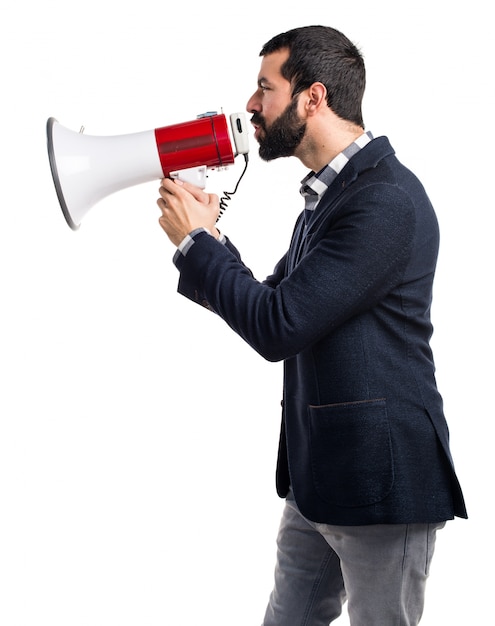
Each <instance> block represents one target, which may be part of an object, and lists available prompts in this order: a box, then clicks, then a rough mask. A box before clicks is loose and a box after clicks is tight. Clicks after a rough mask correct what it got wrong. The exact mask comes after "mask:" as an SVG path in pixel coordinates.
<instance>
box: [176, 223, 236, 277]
mask: <svg viewBox="0 0 495 626" xmlns="http://www.w3.org/2000/svg"><path fill="white" fill-rule="evenodd" d="M219 232H220V231H219ZM203 234H206V235H210V237H212V236H213V235H212V234H211V233H210V231H209V230H206V228H196V229H195V230H193V231H191V232H190V233H189V234H188V235H186V236H185V237H184V239H183V240H182V241H181V242H180V244H179V245H178V246H177V250H176V252H175V254H174V258H173V262H174V264H175V266H176V267H177V269H179V270H180V268H181V266H182V263H183V262H184V259H185V258H186V256H187V253H188V252H189V250H190V249H191V248H192V246H193V245H194V242H195V241H196V239H198V237H201V236H203ZM217 241H219V242H220V243H222V244H224V245H225V243H226V241H227V238H226V237H225V235H224V234H223V233H220V236H219V237H218V239H217Z"/></svg>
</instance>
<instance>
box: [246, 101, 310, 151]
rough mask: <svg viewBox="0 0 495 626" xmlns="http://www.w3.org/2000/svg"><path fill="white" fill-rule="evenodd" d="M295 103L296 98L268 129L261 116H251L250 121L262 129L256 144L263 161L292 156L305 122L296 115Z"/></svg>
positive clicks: (300, 138)
mask: <svg viewBox="0 0 495 626" xmlns="http://www.w3.org/2000/svg"><path fill="white" fill-rule="evenodd" d="M297 101H298V98H293V99H292V100H291V102H290V104H289V105H288V106H287V108H286V109H285V111H284V112H283V113H281V114H280V115H279V116H278V117H277V119H276V120H275V121H274V122H273V123H272V124H271V126H270V127H269V128H267V127H266V122H265V119H264V117H263V116H262V115H260V114H258V113H255V114H254V115H253V117H252V121H253V122H254V123H255V124H257V125H259V126H261V128H262V129H263V136H260V137H259V138H258V142H259V146H260V147H259V155H260V157H261V158H262V159H263V160H264V161H273V160H274V159H278V158H279V157H289V156H294V152H295V150H296V148H297V147H298V145H299V144H300V143H301V140H302V138H303V137H304V134H305V132H306V122H303V121H301V118H300V117H299V115H298V113H297Z"/></svg>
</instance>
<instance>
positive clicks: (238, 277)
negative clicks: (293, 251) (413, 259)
mask: <svg viewBox="0 0 495 626" xmlns="http://www.w3.org/2000/svg"><path fill="white" fill-rule="evenodd" d="M414 237H415V211H414V206H413V203H412V201H411V199H410V198H409V196H408V194H407V193H405V192H404V191H402V190H401V189H400V188H399V187H398V186H396V185H392V184H386V183H379V184H375V185H372V186H369V187H367V188H366V189H365V190H363V191H362V192H360V193H359V194H358V195H357V196H356V195H354V196H353V197H352V199H351V200H350V201H349V202H347V204H342V205H341V207H340V208H339V210H336V211H334V214H333V216H332V219H330V220H328V221H327V222H326V224H325V226H324V228H322V229H321V232H319V233H317V235H314V236H313V238H312V239H311V241H310V242H309V244H308V245H307V251H306V253H305V254H304V256H303V258H302V259H301V260H300V262H299V263H298V264H297V265H296V266H295V267H294V269H293V270H292V271H291V272H290V273H289V275H287V276H284V272H285V263H286V259H285V257H284V259H282V260H281V261H280V262H279V264H278V265H277V267H276V268H275V271H274V273H273V274H272V276H271V277H269V278H268V279H267V280H266V281H264V282H259V281H257V280H256V279H255V278H254V277H253V275H252V273H251V272H250V270H249V269H248V268H247V267H245V266H244V265H243V264H242V262H241V261H240V258H239V257H238V256H236V254H234V253H233V252H232V250H231V249H230V248H229V247H228V246H225V245H223V244H221V243H219V242H218V241H217V240H216V239H215V238H213V237H211V236H210V235H208V234H207V233H204V236H201V237H200V238H198V239H197V241H196V243H195V245H194V246H193V247H192V248H191V250H190V251H189V252H188V254H187V257H186V258H185V260H184V263H183V264H182V267H181V273H180V279H179V287H178V290H179V292H180V293H182V294H183V295H184V296H186V297H188V298H190V299H191V300H193V301H195V302H198V303H200V304H203V305H204V306H207V307H208V308H210V309H212V310H214V311H215V312H216V313H217V314H218V315H219V316H220V317H222V318H223V319H224V320H225V321H226V322H227V324H229V326H230V327H231V328H232V329H233V330H234V331H235V332H236V333H238V334H239V335H240V336H241V337H242V338H243V339H244V340H245V341H247V342H248V343H249V344H250V345H251V346H252V347H253V348H254V349H255V350H256V351H257V352H259V353H260V354H261V355H262V356H263V357H264V358H266V359H267V360H269V361H279V360H282V359H286V358H289V357H291V356H294V355H296V354H298V353H299V352H300V351H301V350H303V349H305V348H307V347H309V346H310V345H312V344H313V343H314V342H316V341H318V339H320V338H321V337H323V336H325V335H326V334H328V333H331V332H332V330H334V329H335V328H337V327H338V326H339V325H341V324H342V323H344V322H345V321H346V320H347V319H349V318H350V317H352V316H354V315H356V314H358V313H360V312H362V311H365V310H367V309H368V308H371V307H372V306H373V305H374V304H375V303H376V302H378V301H379V300H380V299H381V298H383V296H384V295H386V294H387V293H388V292H389V291H390V290H391V289H392V288H393V287H394V286H395V285H397V284H398V282H399V281H400V280H401V277H402V275H403V273H404V270H405V267H406V266H407V263H408V259H409V257H410V253H411V249H412V246H413V239H414Z"/></svg>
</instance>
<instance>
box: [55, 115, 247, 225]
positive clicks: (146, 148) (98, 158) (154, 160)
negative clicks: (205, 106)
mask: <svg viewBox="0 0 495 626" xmlns="http://www.w3.org/2000/svg"><path fill="white" fill-rule="evenodd" d="M230 126H231V131H232V136H233V138H234V143H235V153H234V151H233V149H232V142H231V140H230V136H229V131H228V127H227V121H226V118H225V115H224V114H223V113H222V114H217V113H213V112H211V113H205V114H203V115H199V116H198V117H197V118H196V119H195V120H192V121H189V122H183V123H181V124H175V125H172V126H164V127H163V128H157V129H155V130H149V131H144V132H140V133H133V134H130V135H116V136H110V137H97V136H92V135H85V134H84V133H83V132H75V131H72V130H69V129H67V128H65V127H64V126H61V125H60V124H59V123H58V121H57V120H56V119H55V118H53V117H51V118H50V119H49V120H48V122H47V129H46V130H47V141H48V157H49V160H50V168H51V171H52V177H53V182H54V184H55V189H56V192H57V196H58V200H59V202H60V206H61V208H62V211H63V214H64V216H65V219H66V221H67V224H68V225H69V226H70V227H71V228H72V229H73V230H77V228H79V225H80V223H81V220H82V218H83V217H84V216H85V215H86V213H87V212H88V211H89V210H90V209H91V207H93V206H94V205H95V204H96V203H97V202H99V201H100V200H101V199H102V198H104V197H106V196H108V195H110V194H112V193H114V192H116V191H119V190H120V189H124V188H126V187H131V186H133V185H138V184H140V183H145V182H150V181H153V180H158V179H161V178H164V177H170V178H180V179H182V180H184V181H188V182H192V183H194V184H195V185H197V186H199V187H204V186H205V179H206V170H207V169H208V168H222V167H227V166H228V165H231V164H232V163H234V159H235V157H236V156H237V155H238V154H243V155H245V159H246V163H247V157H246V155H247V153H248V136H247V130H246V122H245V118H244V115H243V113H233V114H232V115H230Z"/></svg>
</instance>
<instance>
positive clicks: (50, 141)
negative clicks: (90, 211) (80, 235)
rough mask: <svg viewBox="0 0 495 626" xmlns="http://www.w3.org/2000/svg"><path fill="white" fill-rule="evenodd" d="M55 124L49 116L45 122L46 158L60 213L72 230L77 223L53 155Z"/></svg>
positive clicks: (77, 226)
mask: <svg viewBox="0 0 495 626" xmlns="http://www.w3.org/2000/svg"><path fill="white" fill-rule="evenodd" d="M55 124H58V121H57V120H56V119H55V118H54V117H50V118H49V119H48V121H47V123H46V138H47V143H48V159H49V161H50V169H51V172H52V178H53V184H54V185H55V191H56V192H57V198H58V201H59V203H60V207H61V209H62V213H63V214H64V217H65V221H66V222H67V224H68V225H69V226H70V227H71V228H72V230H77V229H78V228H79V224H76V223H75V222H74V220H73V219H72V216H71V214H70V211H69V208H68V206H67V203H66V202H65V197H64V192H63V189H62V184H61V182H60V177H59V175H58V170H57V159H56V156H55V148H54V142H53V127H54V125H55Z"/></svg>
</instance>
